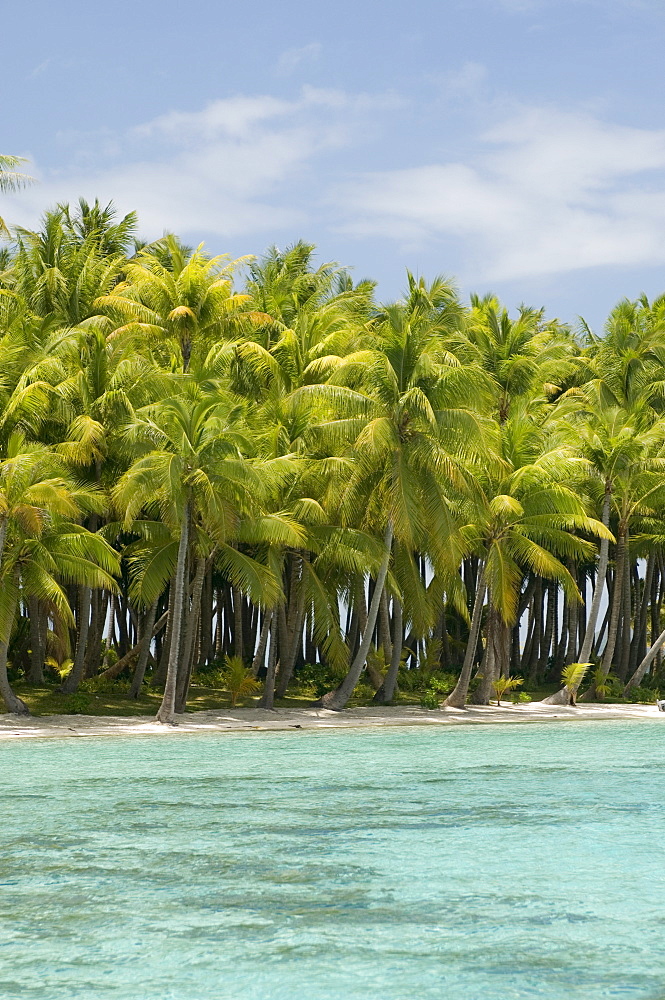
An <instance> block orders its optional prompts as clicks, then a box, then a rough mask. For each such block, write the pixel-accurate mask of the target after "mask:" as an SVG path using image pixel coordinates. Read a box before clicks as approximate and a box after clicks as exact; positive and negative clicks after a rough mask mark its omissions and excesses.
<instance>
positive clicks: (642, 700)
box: [628, 686, 659, 705]
mask: <svg viewBox="0 0 665 1000" xmlns="http://www.w3.org/2000/svg"><path fill="white" fill-rule="evenodd" d="M658 697H659V693H658V691H654V690H653V688H647V687H643V686H640V687H635V688H631V690H630V691H629V692H628V700H629V701H631V702H633V703H634V704H637V705H653V703H654V702H655V700H656V698H658Z"/></svg>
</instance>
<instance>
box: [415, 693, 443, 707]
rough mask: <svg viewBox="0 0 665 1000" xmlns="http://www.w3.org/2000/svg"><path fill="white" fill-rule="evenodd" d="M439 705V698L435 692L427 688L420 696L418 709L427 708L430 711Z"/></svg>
mask: <svg viewBox="0 0 665 1000" xmlns="http://www.w3.org/2000/svg"><path fill="white" fill-rule="evenodd" d="M440 704H441V696H440V695H439V694H437V692H436V691H434V690H432V688H429V690H427V691H425V692H424V693H423V694H422V695H421V696H420V707H421V708H429V709H431V710H433V709H435V708H439V706H440Z"/></svg>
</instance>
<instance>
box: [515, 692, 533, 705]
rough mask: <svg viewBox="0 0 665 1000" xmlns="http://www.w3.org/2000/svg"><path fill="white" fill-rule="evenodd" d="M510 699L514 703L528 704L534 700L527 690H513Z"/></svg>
mask: <svg viewBox="0 0 665 1000" xmlns="http://www.w3.org/2000/svg"><path fill="white" fill-rule="evenodd" d="M510 700H511V701H512V703H513V705H527V704H529V702H531V701H533V698H532V697H531V695H530V694H529V693H528V692H527V691H513V693H512V695H511V696H510Z"/></svg>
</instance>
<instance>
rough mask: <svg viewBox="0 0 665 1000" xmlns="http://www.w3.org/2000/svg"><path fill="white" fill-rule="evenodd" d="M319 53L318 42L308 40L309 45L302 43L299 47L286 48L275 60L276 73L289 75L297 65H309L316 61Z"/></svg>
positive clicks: (319, 44)
mask: <svg viewBox="0 0 665 1000" xmlns="http://www.w3.org/2000/svg"><path fill="white" fill-rule="evenodd" d="M320 55H321V43H320V42H310V43H309V45H302V46H301V47H300V48H295V49H287V50H286V51H285V52H282V54H281V55H280V57H279V59H278V61H277V73H278V74H279V76H290V74H291V73H293V72H295V70H296V69H297V68H298V66H302V65H303V64H306V65H310V64H311V63H313V62H316V60H317V59H318V58H319V56H320Z"/></svg>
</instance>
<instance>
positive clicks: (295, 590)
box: [275, 553, 305, 698]
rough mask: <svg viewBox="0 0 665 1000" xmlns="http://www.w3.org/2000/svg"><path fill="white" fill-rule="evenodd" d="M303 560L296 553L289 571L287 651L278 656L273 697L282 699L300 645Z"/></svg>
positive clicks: (302, 604)
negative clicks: (275, 687)
mask: <svg viewBox="0 0 665 1000" xmlns="http://www.w3.org/2000/svg"><path fill="white" fill-rule="evenodd" d="M303 572H304V560H303V557H302V555H301V553H296V555H295V556H294V559H293V565H292V570H291V585H290V587H289V617H288V622H287V626H288V636H287V639H288V649H287V652H286V656H282V655H280V667H279V683H278V684H277V690H276V692H275V695H276V697H277V698H283V697H284V695H285V694H286V689H287V687H288V686H289V681H290V680H291V676H292V674H293V668H294V666H295V662H296V657H297V655H298V649H299V646H300V645H301V644H302V626H303V622H304V620H305V592H304V580H303V579H302V573H303Z"/></svg>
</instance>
